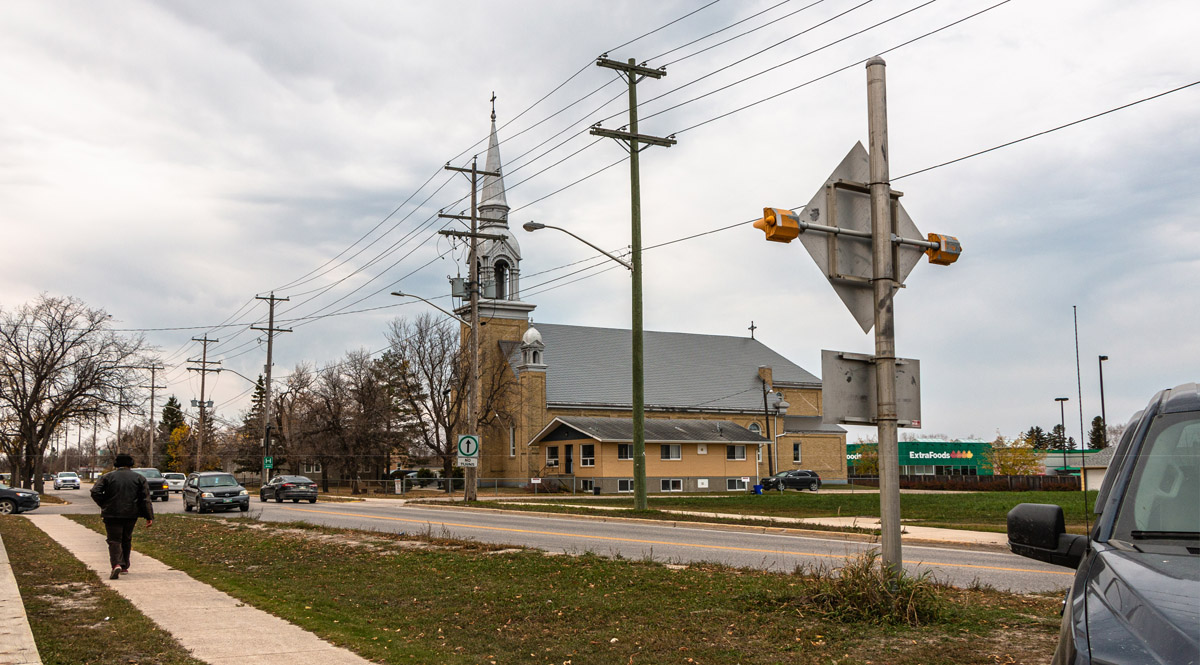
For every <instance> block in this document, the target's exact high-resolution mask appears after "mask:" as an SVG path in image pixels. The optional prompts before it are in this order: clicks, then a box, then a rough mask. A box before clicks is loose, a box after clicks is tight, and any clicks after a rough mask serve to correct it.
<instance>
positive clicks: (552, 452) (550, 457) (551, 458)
mask: <svg viewBox="0 0 1200 665" xmlns="http://www.w3.org/2000/svg"><path fill="white" fill-rule="evenodd" d="M546 466H558V446H546Z"/></svg>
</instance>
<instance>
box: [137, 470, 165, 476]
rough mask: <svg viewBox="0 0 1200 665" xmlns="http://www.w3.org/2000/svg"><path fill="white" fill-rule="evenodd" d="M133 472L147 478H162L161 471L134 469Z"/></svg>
mask: <svg viewBox="0 0 1200 665" xmlns="http://www.w3.org/2000/svg"><path fill="white" fill-rule="evenodd" d="M134 471H137V472H138V473H140V474H142V475H143V476H145V477H147V478H162V471H159V470H158V469H134Z"/></svg>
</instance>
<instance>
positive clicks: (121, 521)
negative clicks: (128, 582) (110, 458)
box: [92, 453, 154, 580]
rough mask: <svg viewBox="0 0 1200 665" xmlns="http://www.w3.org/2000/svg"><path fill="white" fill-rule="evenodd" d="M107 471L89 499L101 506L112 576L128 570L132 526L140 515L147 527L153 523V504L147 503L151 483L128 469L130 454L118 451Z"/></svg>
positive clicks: (131, 546)
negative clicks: (110, 467) (110, 469)
mask: <svg viewBox="0 0 1200 665" xmlns="http://www.w3.org/2000/svg"><path fill="white" fill-rule="evenodd" d="M113 466H115V467H117V468H116V469H115V470H113V471H109V472H108V473H106V474H104V475H103V476H101V477H100V480H98V481H96V484H95V485H93V486H92V500H93V501H95V502H96V503H97V504H98V505H99V506H100V517H101V518H103V519H104V530H105V532H106V535H107V537H106V540H107V541H108V564H109V565H110V566H112V573H110V574H109V576H108V579H110V580H115V579H117V578H118V577H120V575H121V573H128V572H129V553H130V551H131V550H132V549H133V528H134V527H135V526H137V521H138V518H139V517H144V518H146V527H147V528H149V527H150V526H151V525H153V524H154V506H153V505H152V504H151V503H150V485H149V484H148V483H147V482H146V479H145V478H144V477H143V476H142V475H141V474H140V473H136V472H134V471H131V470H130V468H129V467H131V466H133V457H131V456H129V455H126V454H124V453H122V454H120V455H117V459H116V461H115V462H114V464H113Z"/></svg>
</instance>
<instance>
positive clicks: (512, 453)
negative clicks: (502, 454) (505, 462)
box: [508, 427, 517, 457]
mask: <svg viewBox="0 0 1200 665" xmlns="http://www.w3.org/2000/svg"><path fill="white" fill-rule="evenodd" d="M508 456H509V457H516V456H517V428H516V427H509V428H508Z"/></svg>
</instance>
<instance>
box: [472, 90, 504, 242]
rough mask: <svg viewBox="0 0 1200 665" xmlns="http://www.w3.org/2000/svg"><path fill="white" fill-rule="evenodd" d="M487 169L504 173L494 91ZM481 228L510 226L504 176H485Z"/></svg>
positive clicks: (480, 210) (481, 196)
mask: <svg viewBox="0 0 1200 665" xmlns="http://www.w3.org/2000/svg"><path fill="white" fill-rule="evenodd" d="M483 169H484V170H485V171H490V172H492V173H501V174H502V173H504V171H503V167H502V165H501V164H500V141H499V139H497V138H496V93H494V92H493V93H492V134H491V137H490V138H489V139H488V151H487V163H486V164H485V165H484V167H483ZM480 201H482V203H480V204H479V218H480V230H483V229H487V228H489V227H496V226H500V227H503V228H508V210H509V208H508V201H507V199H505V197H504V176H503V175H499V176H491V175H485V176H483V191H482V194H481V195H480Z"/></svg>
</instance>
